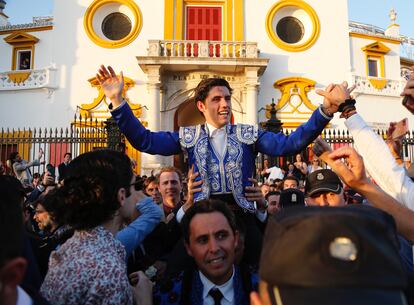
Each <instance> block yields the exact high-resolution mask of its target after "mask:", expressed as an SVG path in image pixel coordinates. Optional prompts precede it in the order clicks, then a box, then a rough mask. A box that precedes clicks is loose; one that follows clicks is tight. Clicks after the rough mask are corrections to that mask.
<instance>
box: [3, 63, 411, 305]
mask: <svg viewBox="0 0 414 305" xmlns="http://www.w3.org/2000/svg"><path fill="white" fill-rule="evenodd" d="M97 79H98V81H99V83H100V85H101V87H102V89H103V90H104V93H105V95H106V96H107V98H108V99H109V100H110V101H111V105H110V110H111V114H112V116H113V117H114V118H115V120H116V121H117V123H118V125H119V127H120V129H121V131H122V132H123V133H124V134H125V135H126V137H127V138H128V140H129V141H130V143H132V144H133V145H134V146H135V147H136V148H137V149H139V150H140V151H142V152H146V153H150V154H161V155H172V154H177V153H182V152H184V153H185V154H186V156H187V160H188V163H189V167H190V168H189V170H188V172H187V173H185V175H183V173H182V172H181V171H180V170H179V169H177V168H175V167H170V166H169V167H163V168H159V169H157V170H156V174H155V175H153V176H149V177H146V176H142V177H141V176H137V175H135V174H134V172H133V167H134V164H133V162H131V160H130V159H129V158H128V156H127V155H126V154H125V152H120V151H115V150H108V149H102V150H96V151H93V152H88V153H84V154H81V155H79V156H77V157H76V158H74V159H73V160H72V155H71V154H70V153H69V152H68V153H67V154H65V156H64V160H63V162H62V164H60V165H59V167H58V172H57V173H55V170H54V168H52V167H53V166H52V167H51V166H46V167H45V169H46V170H45V172H44V173H43V174H42V175H39V176H37V175H32V174H31V171H30V169H31V168H33V166H39V165H40V164H42V163H43V162H44V161H41V160H42V157H43V155H44V154H43V151H40V152H39V155H38V156H37V158H36V159H35V160H33V161H31V162H28V161H25V160H23V159H22V157H21V156H20V154H19V153H18V152H14V153H12V154H11V155H10V160H11V162H10V166H11V169H12V170H11V171H7V170H6V168H5V167H4V166H3V164H1V163H0V190H1V193H2V196H0V236H1V244H2V247H1V250H0V304H5V305H9V304H12V305H15V304H19V305H20V304H56V305H60V304H62V305H63V304H68V305H72V304H73V305H75V304H76V305H78V304H139V305H149V304H205V305H213V304H214V305H230V304H237V305H238V304H252V305H260V304H265V305H270V304H277V305H282V304H288V305H290V304H293V305H301V304H318V305H319V304H322V305H324V304H364V305H365V304H414V303H413V295H414V292H413V291H414V266H413V250H412V249H413V248H412V246H413V243H414V211H413V210H414V204H413V202H414V201H413V198H412V196H413V195H412V194H414V182H413V181H412V180H411V178H410V177H409V175H408V174H407V171H406V169H405V168H404V166H403V165H401V164H399V163H398V158H400V155H399V153H400V152H399V151H398V147H400V145H399V141H401V138H392V137H391V136H390V137H388V139H387V143H386V142H385V141H384V140H383V139H382V138H380V137H378V136H377V135H376V134H375V133H374V132H373V131H372V130H371V129H370V128H369V127H368V125H367V124H366V123H365V122H364V120H363V118H362V117H361V115H360V114H358V113H357V104H355V100H353V99H352V97H351V91H352V88H349V87H348V84H346V83H345V82H344V83H342V84H336V85H335V84H332V85H330V86H328V87H327V88H326V89H325V90H324V91H323V90H319V91H318V93H319V94H320V95H322V96H323V97H324V101H323V104H322V105H321V106H320V107H319V108H318V109H317V110H315V112H314V113H313V115H312V117H311V119H310V120H309V121H308V122H307V123H305V124H304V125H302V126H300V127H299V128H298V129H297V130H296V131H295V132H294V133H292V134H291V135H289V136H285V135H283V134H282V133H279V134H273V133H269V132H266V131H263V130H260V129H257V128H256V127H255V126H251V125H241V124H238V125H231V124H230V123H229V122H230V117H231V87H230V85H229V84H228V83H227V81H225V80H223V79H220V78H215V79H206V80H203V81H201V82H200V84H199V85H198V86H197V88H196V89H195V92H194V101H195V103H196V106H197V108H198V110H199V111H200V112H201V113H202V114H203V116H204V118H205V119H206V123H205V124H203V125H197V126H190V127H184V128H181V129H180V130H179V131H178V132H163V131H161V132H151V131H149V130H147V129H146V128H145V127H144V126H142V125H141V123H140V122H139V121H138V120H137V119H136V118H135V117H134V116H133V115H132V112H131V110H130V109H129V106H128V103H126V102H125V101H124V100H123V97H122V88H123V76H122V73H120V74H119V75H117V74H116V73H115V72H114V70H113V69H112V68H111V67H108V68H107V67H104V66H102V67H101V68H100V69H99V71H98V74H97ZM402 95H404V96H406V97H407V100H408V102H407V103H408V104H407V105H406V107H407V109H408V110H410V111H412V112H413V114H414V107H413V106H412V105H414V77H413V78H412V79H410V80H409V81H408V82H407V85H406V87H405V89H404V92H403V93H402ZM337 112H339V113H340V115H341V117H342V118H344V119H345V124H346V126H347V128H348V129H349V131H350V132H351V134H352V135H353V138H354V142H355V148H353V147H348V146H346V147H342V148H339V149H337V150H335V151H330V150H329V149H327V150H326V151H323V152H321V151H318V150H314V153H313V154H312V156H311V158H310V160H311V162H310V164H307V162H306V161H305V159H304V158H303V157H302V156H301V155H300V154H297V155H296V157H295V162H291V163H289V164H286V167H284V168H279V167H277V166H275V165H274V164H271V162H270V159H266V160H265V161H264V166H263V168H262V169H260V170H256V168H255V158H256V156H257V154H258V153H263V154H266V155H269V156H289V155H292V154H295V153H298V152H299V151H302V150H303V149H304V148H306V147H307V146H308V145H309V144H311V143H312V142H313V141H315V139H317V137H318V135H319V134H320V133H321V131H322V130H323V128H324V127H325V126H326V125H327V124H328V123H329V120H330V119H331V118H332V117H333V115H334V114H335V113H337ZM393 128H395V124H391V127H390V131H392V130H391V129H393ZM317 141H318V140H317ZM319 141H321V140H319ZM378 158H380V159H381V160H382V162H376V161H377V160H378ZM322 161H323V162H322ZM327 167H328V168H327ZM366 172H368V173H369V176H368V175H367V173H366ZM256 175H258V176H256ZM255 178H259V179H255ZM258 180H259V181H260V182H261V183H259V182H258ZM374 181H375V182H374Z"/></svg>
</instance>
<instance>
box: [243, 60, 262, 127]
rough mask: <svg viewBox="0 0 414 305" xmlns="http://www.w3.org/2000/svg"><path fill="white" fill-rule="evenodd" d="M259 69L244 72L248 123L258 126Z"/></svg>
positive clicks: (250, 68)
mask: <svg viewBox="0 0 414 305" xmlns="http://www.w3.org/2000/svg"><path fill="white" fill-rule="evenodd" d="M258 70H259V69H258V68H257V67H246V68H245V70H244V73H245V76H246V83H245V87H246V123H247V124H258V121H257V111H258V109H257V96H258V86H259V77H258V74H257V72H258Z"/></svg>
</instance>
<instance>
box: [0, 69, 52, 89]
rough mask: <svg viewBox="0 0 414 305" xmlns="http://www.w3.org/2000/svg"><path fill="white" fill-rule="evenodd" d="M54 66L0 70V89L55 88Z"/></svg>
mask: <svg viewBox="0 0 414 305" xmlns="http://www.w3.org/2000/svg"><path fill="white" fill-rule="evenodd" d="M56 70H57V69H56V68H55V67H53V66H52V67H47V68H44V69H37V70H19V71H6V72H0V91H8V90H22V89H39V88H46V89H56V88H57V84H56Z"/></svg>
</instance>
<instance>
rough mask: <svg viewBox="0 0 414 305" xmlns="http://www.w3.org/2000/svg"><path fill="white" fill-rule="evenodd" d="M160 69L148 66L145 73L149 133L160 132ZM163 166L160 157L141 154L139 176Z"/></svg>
mask: <svg viewBox="0 0 414 305" xmlns="http://www.w3.org/2000/svg"><path fill="white" fill-rule="evenodd" d="M160 68H161V66H159V65H154V66H149V67H148V71H147V77H148V82H147V89H148V104H147V105H148V110H147V116H146V117H147V122H148V127H147V128H148V129H149V130H151V131H159V130H160V116H161V112H160V109H161V107H160V103H161V98H160V94H161V93H160V87H161V78H160ZM162 166H163V162H162V157H161V156H158V155H150V154H145V153H143V154H142V161H141V175H151V171H152V170H157V169H159V168H160V167H162Z"/></svg>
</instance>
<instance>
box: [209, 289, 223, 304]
mask: <svg viewBox="0 0 414 305" xmlns="http://www.w3.org/2000/svg"><path fill="white" fill-rule="evenodd" d="M208 294H209V295H211V297H212V298H213V300H214V305H221V299H222V298H223V294H222V293H221V291H220V290H219V289H217V288H212V289H210V291H209V292H208Z"/></svg>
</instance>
